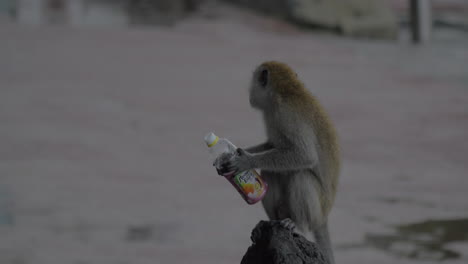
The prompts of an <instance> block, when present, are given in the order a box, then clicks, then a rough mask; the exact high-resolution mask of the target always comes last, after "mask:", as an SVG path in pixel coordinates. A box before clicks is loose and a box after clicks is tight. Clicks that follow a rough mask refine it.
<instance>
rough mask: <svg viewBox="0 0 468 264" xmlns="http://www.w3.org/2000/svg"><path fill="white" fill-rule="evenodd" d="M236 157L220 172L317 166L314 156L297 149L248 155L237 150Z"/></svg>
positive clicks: (222, 167)
mask: <svg viewBox="0 0 468 264" xmlns="http://www.w3.org/2000/svg"><path fill="white" fill-rule="evenodd" d="M237 153H238V154H237V155H236V156H234V157H233V158H232V159H231V160H229V161H227V162H226V163H224V164H222V165H221V171H236V172H239V171H245V170H249V169H254V168H255V169H262V170H294V169H305V168H314V167H315V166H316V165H317V158H316V155H313V154H310V153H308V154H306V153H305V152H304V153H302V152H301V151H298V150H297V149H277V148H272V149H270V150H268V151H265V152H262V153H257V154H250V153H248V152H246V151H245V150H243V149H240V148H239V149H237Z"/></svg>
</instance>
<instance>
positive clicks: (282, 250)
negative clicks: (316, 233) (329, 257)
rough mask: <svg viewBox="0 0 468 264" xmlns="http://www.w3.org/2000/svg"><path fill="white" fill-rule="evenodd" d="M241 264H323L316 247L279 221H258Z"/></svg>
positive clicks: (322, 258)
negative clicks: (250, 243)
mask: <svg viewBox="0 0 468 264" xmlns="http://www.w3.org/2000/svg"><path fill="white" fill-rule="evenodd" d="M251 240H252V242H253V243H252V245H251V246H250V247H249V248H248V249H247V252H246V253H245V255H244V257H243V258H242V261H241V264H263V263H265V264H267V263H268V264H280V263H281V264H296V263H297V264H299V263H300V264H325V263H326V262H325V259H324V257H323V256H322V254H321V253H320V251H319V249H318V247H317V245H316V244H315V243H313V242H310V241H308V240H307V239H306V238H304V237H303V236H301V235H299V234H297V233H295V232H293V231H292V230H290V229H288V228H287V227H286V226H285V225H284V224H282V223H281V221H260V222H259V223H258V224H257V226H256V227H255V228H254V230H253V231H252V236H251Z"/></svg>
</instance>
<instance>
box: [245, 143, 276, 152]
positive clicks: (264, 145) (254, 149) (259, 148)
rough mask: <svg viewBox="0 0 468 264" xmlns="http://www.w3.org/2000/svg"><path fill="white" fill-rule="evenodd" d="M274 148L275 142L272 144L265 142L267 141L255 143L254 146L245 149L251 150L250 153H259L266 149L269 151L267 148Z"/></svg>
mask: <svg viewBox="0 0 468 264" xmlns="http://www.w3.org/2000/svg"><path fill="white" fill-rule="evenodd" d="M272 148H273V144H271V143H270V142H268V141H267V142H265V143H262V144H258V145H255V146H252V147H248V148H246V149H245V151H247V152H249V153H252V154H254V153H259V152H264V151H267V150H270V149H272Z"/></svg>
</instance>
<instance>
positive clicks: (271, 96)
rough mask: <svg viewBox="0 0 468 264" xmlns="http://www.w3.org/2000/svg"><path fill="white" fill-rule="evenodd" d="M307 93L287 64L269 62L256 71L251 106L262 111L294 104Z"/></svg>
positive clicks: (251, 92)
mask: <svg viewBox="0 0 468 264" xmlns="http://www.w3.org/2000/svg"><path fill="white" fill-rule="evenodd" d="M304 93H307V92H306V90H305V88H304V86H303V85H302V83H301V81H299V79H298V78H297V74H296V73H295V72H294V71H293V70H292V69H291V68H290V67H289V66H288V65H286V64H284V63H281V62H277V61H267V62H264V63H262V64H261V65H260V66H258V67H257V69H255V71H254V74H253V78H252V83H251V85H250V105H251V106H252V107H253V108H257V109H259V110H262V111H268V110H274V109H271V108H272V107H273V108H274V107H277V106H278V105H280V104H282V103H292V102H294V101H295V100H297V99H299V100H300V97H301V96H304Z"/></svg>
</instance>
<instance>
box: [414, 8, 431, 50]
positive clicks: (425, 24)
mask: <svg viewBox="0 0 468 264" xmlns="http://www.w3.org/2000/svg"><path fill="white" fill-rule="evenodd" d="M409 6H410V16H411V34H412V39H413V42H415V43H423V42H427V41H429V40H430V38H431V31H432V12H431V11H432V3H431V0H410V3H409Z"/></svg>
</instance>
